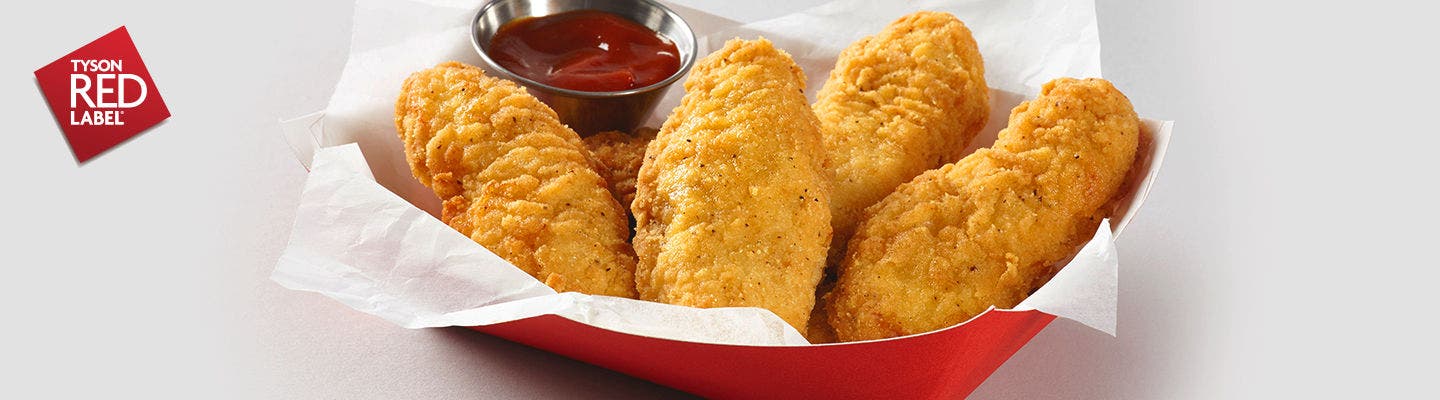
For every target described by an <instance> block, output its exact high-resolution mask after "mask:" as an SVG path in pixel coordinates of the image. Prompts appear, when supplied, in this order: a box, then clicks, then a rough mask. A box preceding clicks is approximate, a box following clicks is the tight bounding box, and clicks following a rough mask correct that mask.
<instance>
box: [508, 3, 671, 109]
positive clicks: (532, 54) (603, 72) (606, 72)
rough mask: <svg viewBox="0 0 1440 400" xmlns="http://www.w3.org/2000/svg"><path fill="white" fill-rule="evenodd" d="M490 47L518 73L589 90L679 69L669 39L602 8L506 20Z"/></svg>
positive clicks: (635, 83) (625, 85)
mask: <svg viewBox="0 0 1440 400" xmlns="http://www.w3.org/2000/svg"><path fill="white" fill-rule="evenodd" d="M487 52H488V54H489V55H490V58H491V59H493V60H495V62H496V63H498V64H500V66H502V67H505V69H507V70H509V71H510V72H513V73H515V74H516V75H520V76H523V77H526V78H529V79H531V80H534V81H536V82H540V83H543V84H546V85H550V86H555V87H561V88H565V89H571V90H580V91H587V92H613V91H620V90H628V89H634V88H639V87H645V86H649V85H652V84H655V83H658V82H660V81H663V80H665V78H669V77H670V75H673V74H675V71H678V70H680V56H679V54H680V52H679V51H678V50H676V48H675V44H674V43H672V42H671V41H670V39H667V38H665V37H664V36H661V35H660V34H659V33H656V32H655V31H652V30H650V29H649V28H646V27H645V26H644V25H640V24H637V23H635V22H633V21H630V20H628V19H625V18H624V17H621V16H619V15H615V14H611V13H608V12H604V11H598V10H579V11H568V12H563V13H559V14H555V15H548V16H544V17H530V18H521V19H517V20H515V21H511V22H508V23H506V24H505V25H504V26H501V27H500V30H499V31H497V32H495V37H494V38H493V39H491V40H490V48H489V49H488V51H487Z"/></svg>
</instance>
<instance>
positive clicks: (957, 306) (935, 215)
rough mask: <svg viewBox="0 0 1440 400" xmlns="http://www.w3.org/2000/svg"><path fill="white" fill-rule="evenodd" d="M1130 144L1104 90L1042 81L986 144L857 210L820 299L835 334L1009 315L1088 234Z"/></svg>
mask: <svg viewBox="0 0 1440 400" xmlns="http://www.w3.org/2000/svg"><path fill="white" fill-rule="evenodd" d="M1139 136H1140V121H1139V119H1138V117H1137V116H1136V115H1135V111H1134V109H1133V108H1131V105H1130V100H1129V99H1127V98H1126V97H1125V95H1124V94H1122V93H1120V91H1119V90H1116V89H1115V87H1114V86H1112V85H1111V84H1110V82H1107V81H1105V80H1101V79H1085V80H1076V79H1068V78H1062V79H1057V80H1054V81H1051V82H1049V83H1047V84H1045V86H1044V88H1043V89H1042V90H1041V92H1040V96H1039V97H1037V98H1036V99H1034V100H1031V101H1028V102H1025V103H1021V104H1020V105H1019V106H1017V107H1015V109H1014V110H1012V111H1011V112H1010V122H1009V127H1007V128H1005V130H1003V131H1001V132H1000V136H999V139H998V140H997V141H996V142H995V145H994V146H993V147H991V148H989V149H981V150H979V151H977V152H975V153H974V154H971V155H969V156H967V157H965V158H964V159H961V160H960V161H958V162H956V163H953V164H949V165H945V166H944V167H941V168H940V169H936V170H931V171H928V172H925V173H924V174H921V175H920V176H918V177H916V178H915V179H914V180H913V181H910V182H909V183H906V184H904V185H901V186H900V187H899V188H898V189H897V190H896V191H895V193H894V194H891V195H890V196H888V197H886V198H885V199H884V200H882V201H881V202H880V203H878V204H876V205H875V206H874V207H871V208H870V209H869V210H866V213H865V214H866V215H865V221H864V222H862V223H861V224H860V227H859V229H858V230H857V231H856V234H855V237H854V238H853V239H851V241H850V243H849V247H848V250H847V253H846V256H845V258H844V261H843V262H842V263H841V265H840V270H839V272H840V280H839V282H838V283H837V284H836V288H835V290H834V291H833V292H831V293H830V294H829V295H828V297H827V299H826V301H827V304H826V305H827V306H828V313H829V319H830V323H831V325H832V326H833V327H834V328H835V331H836V334H837V336H838V338H839V339H840V340H842V341H854V340H866V339H879V338H887V337H893V336H901V335H908V334H914V333H921V332H927V331H931V330H935V329H940V328H944V327H948V326H951V325H954V324H957V323H960V322H964V321H966V320H968V319H970V318H971V317H974V316H975V315H977V314H979V313H981V312H983V311H985V310H986V309H988V308H989V307H991V306H995V307H999V308H1010V307H1014V306H1015V305H1016V304H1018V303H1019V302H1020V301H1021V300H1023V299H1024V298H1025V297H1026V296H1027V295H1029V293H1030V292H1031V291H1033V290H1034V289H1036V288H1038V287H1039V285H1041V284H1043V283H1044V282H1045V281H1046V280H1048V279H1049V278H1050V277H1051V276H1052V275H1053V273H1054V271H1055V270H1054V268H1055V265H1054V264H1055V263H1057V262H1060V261H1062V260H1064V259H1066V258H1068V257H1069V256H1071V255H1073V254H1074V252H1075V251H1076V250H1078V248H1079V247H1080V246H1081V245H1083V244H1084V243H1085V242H1086V241H1087V240H1088V239H1089V238H1090V235H1091V234H1092V233H1093V232H1094V231H1095V229H1096V227H1097V225H1098V224H1099V223H1100V220H1101V219H1102V218H1104V216H1105V215H1104V210H1103V209H1104V207H1103V206H1104V205H1105V204H1106V203H1107V202H1108V201H1109V200H1110V199H1111V198H1112V197H1114V196H1115V195H1116V193H1117V192H1118V191H1119V188H1120V186H1121V184H1122V181H1123V180H1124V177H1125V175H1126V173H1127V172H1128V171H1129V169H1130V167H1131V164H1132V163H1133V161H1134V159H1135V153H1136V151H1137V147H1138V143H1139V142H1138V140H1139Z"/></svg>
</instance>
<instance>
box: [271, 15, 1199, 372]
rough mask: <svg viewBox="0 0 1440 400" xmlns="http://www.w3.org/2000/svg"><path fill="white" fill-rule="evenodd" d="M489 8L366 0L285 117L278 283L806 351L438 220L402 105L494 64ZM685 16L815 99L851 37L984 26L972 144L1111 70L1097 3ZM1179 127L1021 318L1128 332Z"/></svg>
mask: <svg viewBox="0 0 1440 400" xmlns="http://www.w3.org/2000/svg"><path fill="white" fill-rule="evenodd" d="M479 5H480V2H475V1H440V0H411V1H379V0H361V1H359V2H358V3H357V4H356V11H355V18H354V20H355V26H354V33H353V38H352V43H351V54H350V59H349V60H348V61H347V63H346V65H345V69H344V71H343V72H342V74H341V78H340V81H339V83H338V84H337V85H336V89H335V93H334V94H333V95H332V97H331V99H330V103H329V105H328V106H327V107H326V109H325V110H323V111H321V112H316V113H313V114H310V115H306V116H302V117H299V118H294V119H290V120H286V121H283V124H282V125H283V127H284V130H285V135H286V138H287V139H288V140H289V141H290V143H291V146H292V148H294V149H295V151H296V155H297V157H299V158H300V159H301V162H302V163H303V164H305V165H306V167H307V168H310V175H309V177H308V178H307V180H306V183H305V188H304V192H303V194H302V196H301V200H300V205H299V209H298V211H297V213H296V221H295V227H294V230H293V231H292V232H291V236H290V243H289V244H288V246H287V247H286V249H285V251H284V252H283V254H282V256H281V259H280V261H279V262H278V263H277V265H276V268H275V272H274V274H273V276H272V279H274V280H275V281H276V282H279V283H280V284H282V285H284V286H286V287H289V288H291V289H296V290H305V291H312V292H317V293H321V294H324V295H326V296H329V297H331V298H334V299H336V300H338V301H340V302H342V303H345V304H346V305H349V306H351V307H353V308H355V309H357V310H360V311H363V312H366V313H370V314H373V315H376V316H379V317H382V318H385V319H386V320H389V321H391V322H394V323H396V324H398V325H401V326H404V327H407V328H425V327H443V326H476V325H486V324H493V323H499V322H505V321H511V320H516V319H522V318H527V317H531V316H536V315H544V314H556V315H560V316H563V317H565V318H569V319H572V320H576V321H579V322H583V323H587V324H591V325H594V326H598V327H602V328H606V329H611V330H615V331H622V332H628V333H633V334H637V335H644V336H651V337H661V338H669V339H675V340H686V341H696V342H708V343H728V344H750V345H806V344H807V342H806V341H805V340H804V338H803V337H801V335H800V334H799V332H796V331H795V330H794V329H793V328H791V327H790V326H789V325H788V324H785V323H784V322H783V321H782V320H780V319H779V318H778V317H776V316H775V315H774V314H773V313H771V312H769V311H767V310H764V309H759V308H719V309H697V308H690V307H680V306H671V305H665V304H658V303H652V302H645V301H637V300H630V299H621V298H613V297H607V296H589V295H583V294H578V293H560V294H557V293H555V292H554V291H553V290H550V289H549V288H548V287H546V286H545V285H544V284H542V283H540V282H539V281H537V280H535V279H534V278H532V277H530V276H529V275H526V274H525V273H523V272H521V271H520V270H518V269H516V268H515V267H514V266H512V265H510V264H509V263H507V262H505V261H504V260H502V259H500V258H498V257H496V256H495V255H494V254H492V253H490V252H489V251H488V250H486V249H485V248H484V247H482V246H480V245H478V244H475V243H474V242H472V241H470V240H469V239H468V238H466V237H465V236H463V235H461V234H459V233H458V232H455V231H454V230H453V229H450V228H449V227H448V226H446V225H445V224H443V223H441V222H440V221H439V220H437V219H436V218H434V217H433V216H432V214H433V213H435V211H436V210H437V209H438V203H439V202H438V200H437V199H435V196H434V194H433V193H432V192H431V191H430V190H429V189H427V188H425V187H423V186H421V185H420V183H419V182H418V181H416V180H415V179H414V178H413V177H411V176H410V171H409V168H408V166H407V165H406V163H405V158H404V151H403V149H402V147H401V143H400V140H399V138H398V136H397V135H396V132H395V126H394V122H393V111H394V102H395V98H396V96H397V95H398V92H399V88H400V83H401V82H402V81H403V80H404V79H405V77H406V76H408V75H409V74H410V73H411V72H414V71H416V70H420V69H423V68H427V67H430V66H433V65H435V64H438V63H440V62H443V61H448V60H457V61H461V62H466V63H470V64H473V65H480V64H481V63H480V60H479V58H478V56H477V55H476V54H475V51H474V50H473V49H472V48H471V46H470V42H469V37H468V36H467V35H468V32H469V22H470V19H471V17H472V16H473V14H474V12H475V11H476V10H477V9H478V8H479ZM697 7H699V6H697ZM672 8H674V9H675V10H676V11H677V12H678V13H680V14H681V15H682V17H684V18H685V19H686V20H687V21H688V22H689V23H690V24H691V26H692V27H694V28H695V30H696V32H697V36H699V37H700V40H699V45H700V48H701V50H702V55H703V54H704V53H706V52H708V50H709V49H712V48H717V47H718V46H719V45H720V44H722V43H723V42H724V41H725V40H727V39H730V38H733V37H737V36H738V37H742V38H754V37H757V36H762V35H763V36H764V37H766V38H768V39H770V40H772V41H774V42H775V43H776V45H777V46H779V47H780V48H782V49H784V50H786V51H788V52H790V53H791V54H792V55H794V56H795V58H796V61H797V63H799V64H800V66H801V67H802V68H803V69H804V70H805V71H806V74H807V75H808V76H809V79H810V81H809V89H808V90H807V92H808V93H809V94H811V96H812V98H813V93H814V92H815V91H816V90H818V89H819V86H820V85H821V84H823V82H824V79H825V76H826V75H827V74H828V73H829V70H830V68H831V67H832V66H833V65H834V62H835V57H836V55H837V54H838V53H839V51H840V50H841V49H843V48H844V47H845V46H846V45H848V44H849V43H850V42H851V41H853V40H855V39H858V38H860V37H862V36H865V35H870V34H874V33H875V32H878V31H879V30H880V29H881V28H882V27H884V26H885V25H886V24H888V23H889V22H890V21H892V20H894V19H896V18H898V17H900V16H902V15H904V14H908V13H910V12H914V11H918V10H938V11H946V12H950V13H952V14H955V15H956V16H958V17H959V18H960V19H961V20H963V21H965V23H966V25H968V26H969V27H970V29H971V30H972V31H974V34H975V37H976V40H977V42H978V43H979V44H980V48H981V52H982V55H983V56H984V57H985V64H986V79H987V83H988V84H989V85H990V86H991V88H992V103H993V109H992V112H991V115H992V117H991V120H990V122H989V125H988V126H987V128H986V129H985V131H983V132H982V133H981V134H980V136H979V137H977V138H976V140H975V142H974V144H973V145H972V146H971V147H972V148H975V147H984V146H988V145H989V144H990V143H991V142H993V141H994V138H995V133H996V132H998V131H999V130H1000V129H1001V128H1003V127H1004V125H1005V118H1006V116H1007V115H1008V114H1009V110H1010V109H1011V108H1012V107H1014V106H1015V105H1016V104H1018V103H1019V102H1020V101H1023V100H1024V99H1025V98H1026V97H1027V96H1029V94H1033V93H1038V91H1039V87H1040V85H1042V84H1043V83H1044V82H1046V81H1049V80H1050V79H1053V78H1056V77H1061V76H1072V77H1091V76H1100V53H1099V49H1100V45H1099V38H1098V34H1097V32H1096V28H1095V26H1096V25H1095V24H1096V22H1095V13H1094V6H1093V4H1092V3H1090V2H1086V1H1078V2H1076V1H1065V0H1036V1H1004V0H969V1H964V0H953V1H918V2H866V1H856V0H842V1H837V2H833V3H829V4H826V5H822V6H818V7H815V8H812V9H809V10H805V11H802V12H799V13H795V14H790V15H786V16H782V17H779V18H775V19H771V20H766V21H754V22H751V23H748V24H741V23H739V22H735V21H730V20H728V19H725V18H722V17H719V16H717V15H715V14H712V13H707V12H705V11H703V10H697V9H694V8H689V7H683V6H675V5H672ZM681 87H682V85H678V84H677V85H674V86H673V87H672V88H671V91H670V93H669V94H668V95H667V96H666V98H665V100H663V101H662V103H661V105H660V107H659V108H658V109H657V111H656V113H655V115H653V116H652V118H651V119H650V124H649V125H652V126H658V125H659V123H660V121H663V119H664V118H665V116H667V115H668V113H669V110H670V109H671V108H673V107H674V106H675V105H676V104H678V103H679V99H680V95H681V94H682V93H681V92H682V89H681ZM1122 89H1123V88H1122ZM1019 93H1026V94H1024V95H1022V94H1019ZM1170 127H1171V123H1170V122H1166V121H1153V120H1145V121H1144V127H1143V133H1144V136H1145V137H1146V138H1148V139H1149V140H1147V141H1146V142H1144V143H1145V146H1144V147H1143V148H1142V149H1141V154H1140V161H1138V162H1137V169H1136V171H1135V173H1133V174H1132V179H1131V181H1132V182H1131V184H1129V185H1128V186H1127V188H1128V190H1131V193H1129V195H1127V196H1125V197H1124V198H1123V199H1122V201H1120V202H1118V210H1117V211H1116V214H1115V215H1117V216H1118V218H1117V220H1116V221H1114V223H1110V224H1102V226H1101V228H1100V230H1099V232H1097V234H1096V235H1095V237H1094V239H1092V240H1091V241H1090V243H1088V244H1087V245H1086V246H1085V248H1084V249H1082V250H1081V251H1080V252H1079V254H1077V255H1076V256H1075V257H1074V259H1072V260H1071V261H1070V262H1069V264H1067V265H1066V267H1065V268H1063V269H1062V270H1061V272H1060V273H1059V274H1057V275H1056V276H1055V277H1054V278H1053V279H1052V280H1051V281H1050V282H1049V283H1048V284H1047V285H1046V286H1044V287H1043V288H1041V289H1040V290H1038V291H1036V292H1035V294H1033V295H1031V296H1030V298H1029V299H1027V300H1026V301H1025V302H1023V303H1021V304H1020V306H1018V307H1016V309H1037V310H1041V311H1044V312H1047V313H1050V314H1054V315H1057V316H1060V317H1063V318H1069V319H1072V320H1076V321H1078V322H1081V323H1084V324H1086V325H1088V326H1091V327H1094V328H1095V329H1099V330H1102V331H1105V332H1108V333H1111V334H1114V332H1115V315H1116V313H1115V308H1116V307H1115V304H1116V273H1117V270H1118V266H1119V261H1118V256H1117V254H1116V250H1115V246H1114V242H1113V240H1112V235H1111V230H1112V228H1113V231H1114V232H1115V234H1117V235H1118V234H1119V233H1120V231H1121V230H1122V229H1123V228H1124V225H1125V224H1126V223H1127V222H1128V221H1130V219H1131V218H1132V217H1133V216H1134V214H1135V212H1136V210H1137V209H1138V208H1139V205H1140V203H1141V202H1142V201H1143V199H1144V194H1145V192H1147V191H1148V190H1149V187H1150V183H1151V181H1152V180H1153V179H1154V177H1155V174H1156V173H1157V172H1158V169H1159V166H1160V161H1161V157H1162V156H1163V155H1164V150H1165V146H1166V145H1167V144H1168V140H1169V134H1170ZM312 155H313V157H312ZM427 211H428V213H427Z"/></svg>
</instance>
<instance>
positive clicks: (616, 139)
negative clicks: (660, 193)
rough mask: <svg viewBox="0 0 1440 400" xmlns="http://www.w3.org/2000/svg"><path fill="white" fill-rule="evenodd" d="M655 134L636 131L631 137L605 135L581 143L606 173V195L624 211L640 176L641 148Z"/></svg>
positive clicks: (611, 132) (644, 129) (650, 129)
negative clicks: (637, 177)
mask: <svg viewBox="0 0 1440 400" xmlns="http://www.w3.org/2000/svg"><path fill="white" fill-rule="evenodd" d="M655 132H656V130H655V129H653V128H640V129H637V130H636V131H635V134H634V135H628V134H626V133H625V132H619V131H609V132H600V133H597V134H594V135H591V136H588V137H586V138H584V139H582V140H584V141H585V147H587V148H589V149H590V154H593V155H595V160H596V161H599V162H600V165H602V166H604V167H605V169H606V170H607V171H608V177H607V179H606V180H607V181H608V182H609V183H610V192H611V193H612V194H614V195H615V199H616V200H619V201H620V206H621V207H624V208H625V209H626V210H629V209H630V203H632V202H634V201H635V176H636V175H638V174H639V173H640V164H641V163H642V162H643V161H645V146H647V145H649V144H650V141H651V140H654V139H655Z"/></svg>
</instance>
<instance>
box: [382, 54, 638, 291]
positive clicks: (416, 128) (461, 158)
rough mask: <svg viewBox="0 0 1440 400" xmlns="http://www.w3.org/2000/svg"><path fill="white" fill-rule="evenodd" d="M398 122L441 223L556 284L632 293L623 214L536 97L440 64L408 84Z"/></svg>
mask: <svg viewBox="0 0 1440 400" xmlns="http://www.w3.org/2000/svg"><path fill="white" fill-rule="evenodd" d="M395 127H396V129H397V130H398V131H399V134H400V138H401V139H402V140H403V141H404V142H405V153H406V159H407V160H408V161H409V163H410V169H411V171H412V172H413V173H414V174H415V177H416V178H417V179H419V180H420V182H422V183H424V184H425V185H426V186H428V187H430V188H431V189H432V190H434V191H435V194H436V195H437V196H439V197H440V199H441V200H442V201H443V202H444V208H443V210H442V212H441V220H442V221H444V222H445V223H447V224H449V225H450V226H451V227H454V228H455V229H456V230H458V231H460V233H462V234H465V235H466V236H469V237H470V238H471V239H473V240H475V242H476V243H479V244H481V245H483V246H485V248H487V249H489V250H490V251H491V252H494V253H495V254H496V255H498V256H500V257H501V258H504V259H505V260H507V261H510V263H511V264H514V265H515V266H516V267H519V268H520V269H521V270H524V271H525V272H527V273H529V274H530V275H532V276H535V277H536V278H537V279H540V280H541V281H544V282H545V284H546V285H549V286H550V287H552V288H554V289H555V290H557V291H562V292H565V291H576V292H582V293H588V294H601V295H610V296H620V297H635V284H634V264H635V258H634V253H633V252H632V250H631V249H630V245H629V243H628V242H627V238H628V236H629V230H628V229H627V228H628V227H627V224H626V219H625V215H626V214H625V212H624V210H623V209H622V208H621V207H620V204H619V203H618V202H616V201H615V199H614V197H612V196H611V195H610V191H609V190H608V189H607V188H606V183H605V180H604V179H602V178H601V176H600V174H598V173H597V172H596V168H597V163H596V162H595V161H594V160H593V159H591V157H590V154H589V152H588V151H587V150H585V147H584V144H582V143H581V141H580V137H579V136H578V135H576V134H575V132H574V131H572V130H570V128H567V127H566V126H565V125H563V124H561V123H560V121H559V119H558V117H557V116H556V114H555V112H554V111H553V110H551V109H550V108H549V107H547V106H545V104H544V103H541V102H540V101H539V100H537V99H536V98H535V97H533V96H531V95H530V94H528V93H526V92H525V90H524V89H522V88H520V87H519V86H516V85H515V84H514V83H511V82H509V81H505V80H502V79H496V78H492V77H488V76H485V74H484V73H483V72H481V70H480V69H479V68H476V67H473V66H469V65H464V64H461V63H456V62H447V63H442V64H440V65H438V66H436V67H434V68H431V69H427V70H423V71H420V72H416V73H414V74H412V75H410V77H409V78H408V79H406V80H405V84H404V87H403V88H402V89H401V92H400V98H399V99H398V100H397V101H396V103H395Z"/></svg>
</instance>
